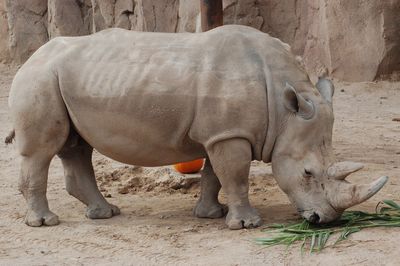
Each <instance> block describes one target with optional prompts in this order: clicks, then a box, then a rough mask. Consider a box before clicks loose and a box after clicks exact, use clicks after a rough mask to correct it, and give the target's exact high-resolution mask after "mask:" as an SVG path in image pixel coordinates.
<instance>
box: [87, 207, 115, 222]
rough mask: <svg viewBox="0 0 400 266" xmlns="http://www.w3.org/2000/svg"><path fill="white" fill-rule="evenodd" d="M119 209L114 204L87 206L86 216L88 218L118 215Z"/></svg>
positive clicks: (104, 217)
mask: <svg viewBox="0 0 400 266" xmlns="http://www.w3.org/2000/svg"><path fill="white" fill-rule="evenodd" d="M120 213H121V211H120V210H119V208H118V207H117V206H115V205H112V204H109V205H108V206H106V207H104V206H89V207H88V208H87V210H86V217H88V218H90V219H107V218H111V217H113V216H116V215H119V214H120Z"/></svg>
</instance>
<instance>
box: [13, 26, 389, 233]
mask: <svg viewBox="0 0 400 266" xmlns="http://www.w3.org/2000/svg"><path fill="white" fill-rule="evenodd" d="M317 87H318V89H317V88H316V87H315V86H313V85H312V84H311V83H310V80H309V78H308V76H307V74H306V73H305V71H304V70H303V69H302V68H301V67H300V66H299V64H298V63H297V62H296V60H295V59H294V57H293V55H292V54H291V53H290V48H289V47H288V46H287V45H286V44H284V43H282V42H281V41H279V40H278V39H275V38H272V37H270V36H269V35H267V34H264V33H261V32H259V31H257V30H255V29H252V28H249V27H244V26H224V27H220V28H217V29H215V30H212V31H209V32H206V33H200V34H192V33H181V34H167V33H143V32H132V31H126V30H122V29H110V30H105V31H102V32H100V33H96V34H94V35H91V36H85V37H60V38H56V39H53V40H51V41H50V42H49V43H47V44H46V45H44V46H43V47H41V48H40V49H39V50H38V51H37V52H36V53H35V54H34V55H33V56H32V57H31V58H30V59H29V60H28V61H27V62H26V63H25V64H24V65H23V66H22V68H21V69H20V70H19V71H18V73H17V75H16V76H15V79H14V81H13V84H12V88H11V93H10V98H9V106H10V112H11V115H12V118H13V123H14V130H13V132H12V134H11V135H10V136H9V138H8V139H7V141H8V142H10V141H11V140H12V137H13V134H14V133H15V139H16V143H17V147H18V151H19V153H20V155H21V157H22V161H21V175H20V190H21V191H22V193H23V195H24V197H25V199H26V201H27V203H28V212H27V215H26V223H27V224H28V225H31V226H41V225H43V224H44V225H55V224H57V223H58V217H57V216H56V215H55V214H54V213H53V212H51V211H50V210H49V207H48V203H47V199H46V189H47V174H48V168H49V164H50V161H51V159H52V158H53V157H54V156H55V155H58V156H59V157H60V158H61V160H62V164H63V166H64V169H65V179H66V188H67V191H68V192H69V193H70V194H71V195H73V196H74V197H76V198H77V199H79V200H80V201H82V202H83V203H84V204H86V205H87V212H86V215H87V217H89V218H109V217H112V216H113V215H117V214H119V213H120V211H119V209H118V208H117V207H116V206H114V205H111V204H109V203H108V202H107V201H106V200H105V199H104V197H103V196H102V195H101V193H100V192H99V190H98V188H97V185H96V180H95V176H94V171H93V167H92V163H91V155H92V151H93V148H95V149H96V150H98V151H99V152H100V153H102V154H104V155H106V156H108V157H110V158H113V159H115V160H117V161H120V162H123V163H127V164H134V165H142V166H161V165H169V164H173V163H176V162H182V161H189V160H193V159H197V158H203V157H205V158H207V160H206V164H205V169H204V170H203V173H202V178H201V186H202V188H201V196H200V199H199V201H198V203H197V205H196V207H195V209H194V214H195V215H196V216H197V217H206V218H218V217H222V216H224V215H225V214H226V208H225V207H224V206H223V205H221V204H220V203H219V202H218V193H219V190H220V188H221V185H222V188H223V189H224V191H225V192H226V194H227V198H228V207H229V211H228V213H227V216H226V223H227V225H228V226H229V228H231V229H239V228H243V227H246V228H249V227H256V226H259V225H260V224H261V217H260V216H259V214H258V213H257V211H256V210H255V209H254V208H253V207H251V205H250V203H249V199H248V186H249V185H248V174H249V168H250V162H251V161H252V160H262V161H264V162H271V161H272V165H273V172H274V175H275V177H276V180H277V182H278V184H279V186H280V187H281V188H282V189H283V190H284V191H285V192H286V193H287V194H288V196H289V198H290V199H291V201H292V202H293V203H294V204H295V205H296V207H297V208H298V210H299V212H300V213H301V214H302V215H303V216H304V217H305V218H307V219H309V220H310V221H312V222H328V221H331V220H333V219H335V218H337V217H338V216H339V215H340V214H341V213H342V211H343V210H344V209H345V208H347V207H350V206H352V205H354V204H357V203H359V202H361V201H363V200H366V199H367V198H369V197H370V196H372V195H373V194H374V193H376V192H377V191H378V190H379V189H380V188H381V187H382V186H383V184H384V182H385V181H386V178H381V179H379V180H378V181H376V182H375V183H373V184H371V185H365V186H360V185H352V184H350V183H347V182H346V181H343V179H344V177H345V176H347V175H348V174H350V173H351V172H354V171H355V170H357V169H359V168H360V167H361V166H360V165H359V164H355V163H350V162H344V163H335V159H334V156H333V153H332V125H333V113H332V104H331V102H332V95H333V86H332V83H331V82H330V81H328V80H325V79H321V80H320V82H319V83H318V84H317Z"/></svg>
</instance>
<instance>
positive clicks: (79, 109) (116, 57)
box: [44, 26, 286, 166]
mask: <svg viewBox="0 0 400 266" xmlns="http://www.w3.org/2000/svg"><path fill="white" fill-rule="evenodd" d="M266 36H267V35H266V34H263V33H260V32H258V31H256V30H253V29H250V28H248V27H241V26H230V27H229V26H228V27H222V28H221V29H219V30H214V31H210V32H207V33H202V34H191V33H182V34H168V33H142V32H132V31H125V30H121V29H111V30H106V31H103V32H100V33H97V34H94V35H91V36H85V37H63V38H59V39H57V40H55V41H54V42H53V43H54V44H53V47H57V48H51V44H49V47H50V48H48V50H49V51H47V54H49V53H50V54H51V53H56V52H55V51H54V50H57V51H59V53H58V55H57V56H55V59H54V62H55V63H54V69H55V71H56V73H57V76H58V79H59V86H60V90H61V94H62V96H63V100H64V102H65V104H66V106H67V109H68V112H69V115H70V117H71V120H72V122H73V124H74V126H75V127H76V129H77V131H78V132H79V133H80V134H81V136H82V137H84V138H85V139H86V140H87V141H88V142H89V143H90V144H91V145H92V146H93V147H95V148H96V149H98V150H99V151H100V152H102V153H103V154H105V155H107V156H110V157H111V158H114V159H117V160H119V161H123V162H127V163H133V164H142V165H149V166H151V165H161V164H168V163H172V162H174V161H182V160H190V159H192V158H193V157H201V156H204V155H205V151H204V149H203V147H205V148H207V147H208V146H210V145H212V144H213V143H215V142H216V141H219V140H222V139H224V138H232V137H242V138H246V139H248V140H249V141H250V142H251V144H252V145H253V147H254V149H255V150H257V153H258V154H259V153H260V152H261V149H262V143H263V142H264V141H265V135H266V131H267V124H268V106H267V93H266V87H267V86H266V78H265V68H266V64H267V63H268V61H272V62H274V61H275V62H274V64H279V55H280V54H281V55H282V54H285V53H286V52H285V47H283V46H282V45H281V44H279V43H277V42H276V40H274V39H273V38H267V37H266ZM268 42H269V43H268ZM60 50H61V52H60ZM44 53H46V51H45V52H44ZM278 67H279V66H278ZM155 153H157V154H158V155H159V156H157V157H160V158H169V159H159V160H158V161H157V160H155V159H154V154H155ZM166 160H167V161H166Z"/></svg>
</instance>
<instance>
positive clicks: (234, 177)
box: [207, 139, 262, 229]
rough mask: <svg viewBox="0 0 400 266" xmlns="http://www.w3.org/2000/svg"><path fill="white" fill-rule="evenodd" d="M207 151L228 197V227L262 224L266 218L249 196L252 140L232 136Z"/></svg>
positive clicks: (248, 226) (247, 226)
mask: <svg viewBox="0 0 400 266" xmlns="http://www.w3.org/2000/svg"><path fill="white" fill-rule="evenodd" d="M207 153H208V156H209V158H210V160H211V164H212V166H213V169H214V171H215V173H216V175H217V176H218V179H219V181H220V182H221V185H222V189H223V190H224V192H225V193H226V196H227V198H228V207H229V211H228V214H227V216H226V224H227V225H228V227H229V228H230V229H241V228H253V227H258V226H260V225H261V224H262V219H261V217H260V216H259V214H258V212H257V210H256V209H254V208H253V207H252V206H251V205H250V202H249V198H248V190H249V180H248V176H249V170H250V163H251V158H252V154H251V146H250V143H249V142H248V141H247V140H245V139H229V140H225V141H221V142H218V143H215V144H214V145H212V147H211V148H210V149H209V150H208V151H207Z"/></svg>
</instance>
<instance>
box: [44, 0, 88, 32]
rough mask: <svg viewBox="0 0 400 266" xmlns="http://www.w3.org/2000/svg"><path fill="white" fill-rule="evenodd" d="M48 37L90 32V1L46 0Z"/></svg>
mask: <svg viewBox="0 0 400 266" xmlns="http://www.w3.org/2000/svg"><path fill="white" fill-rule="evenodd" d="M47 8H48V33H49V38H50V39H51V38H54V37H57V36H79V35H87V34H90V33H91V32H92V28H91V26H92V12H91V8H92V5H91V2H90V1H84V0H78V1H65V0H48V7H47Z"/></svg>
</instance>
